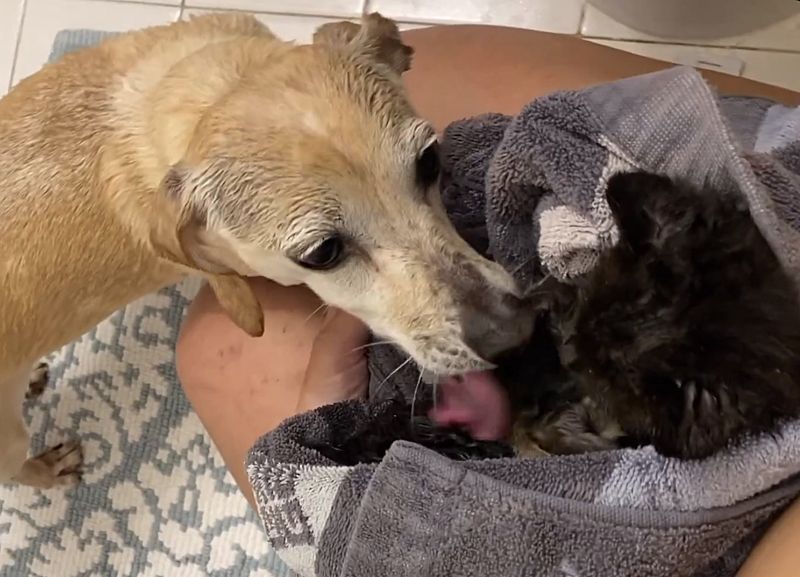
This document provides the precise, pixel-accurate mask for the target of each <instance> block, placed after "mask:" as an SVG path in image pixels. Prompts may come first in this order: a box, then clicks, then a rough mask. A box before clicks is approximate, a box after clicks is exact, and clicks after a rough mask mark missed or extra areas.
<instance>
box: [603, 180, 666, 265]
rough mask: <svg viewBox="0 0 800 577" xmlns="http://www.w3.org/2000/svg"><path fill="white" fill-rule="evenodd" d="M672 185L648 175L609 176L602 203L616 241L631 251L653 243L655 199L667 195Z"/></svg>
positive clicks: (655, 234)
mask: <svg viewBox="0 0 800 577" xmlns="http://www.w3.org/2000/svg"><path fill="white" fill-rule="evenodd" d="M671 187H672V181H671V180H670V179H669V178H667V177H665V176H661V175H658V174H652V173H648V172H626V173H618V174H615V175H614V176H612V177H611V178H610V179H609V181H608V188H607V189H606V200H607V201H608V206H609V208H610V209H611V213H612V214H613V215H614V220H615V222H616V223H617V227H618V228H619V234H620V240H621V241H623V242H625V243H627V245H628V246H630V247H631V248H632V249H633V250H634V251H638V250H641V249H643V248H645V247H647V246H650V245H652V244H654V243H655V242H656V240H657V239H656V237H657V235H658V233H659V230H660V223H659V221H658V220H659V215H658V211H657V205H658V203H657V200H658V199H657V197H656V195H660V194H668V190H669V189H670V188H671Z"/></svg>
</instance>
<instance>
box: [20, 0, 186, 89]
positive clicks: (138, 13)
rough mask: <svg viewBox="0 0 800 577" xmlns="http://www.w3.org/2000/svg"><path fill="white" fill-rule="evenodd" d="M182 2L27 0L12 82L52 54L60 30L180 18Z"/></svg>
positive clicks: (121, 28)
mask: <svg viewBox="0 0 800 577" xmlns="http://www.w3.org/2000/svg"><path fill="white" fill-rule="evenodd" d="M179 16H180V7H179V6H166V5H156V4H150V3H148V4H135V3H129V2H117V3H113V4H112V3H109V2H104V1H100V0H27V5H26V8H25V18H24V19H23V23H22V34H21V36H20V39H19V47H18V50H17V61H16V66H15V68H14V75H13V77H12V83H13V84H15V83H16V82H18V81H19V80H21V79H22V78H25V77H26V76H29V75H30V74H32V73H34V72H36V71H37V70H38V69H39V68H40V67H41V66H42V65H43V64H44V63H46V62H47V59H48V57H49V56H50V48H51V47H52V45H53V38H54V37H55V35H56V33H57V32H58V31H59V30H64V29H66V28H73V29H77V28H85V29H92V30H106V31H115V32H117V31H119V32H122V31H125V30H133V29H135V28H144V27H146V26H155V25H158V24H164V23H167V22H170V21H174V20H177V19H178V18H179Z"/></svg>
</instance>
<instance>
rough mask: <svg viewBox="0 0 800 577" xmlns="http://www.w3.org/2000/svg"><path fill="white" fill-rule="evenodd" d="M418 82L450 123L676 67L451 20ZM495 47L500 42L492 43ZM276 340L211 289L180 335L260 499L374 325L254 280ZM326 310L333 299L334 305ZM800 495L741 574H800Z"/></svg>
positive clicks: (189, 368) (195, 383)
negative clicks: (245, 325)
mask: <svg viewBox="0 0 800 577" xmlns="http://www.w3.org/2000/svg"><path fill="white" fill-rule="evenodd" d="M404 41H405V42H406V43H408V44H410V45H412V46H413V47H414V48H415V49H416V55H415V60H414V65H413V67H412V69H411V71H410V72H408V73H407V75H406V83H407V87H408V90H409V94H410V96H411V99H412V101H413V102H414V104H415V106H416V108H417V110H418V112H419V113H420V114H421V115H422V116H425V117H426V118H428V119H430V120H431V121H432V122H433V123H434V125H435V126H436V128H437V130H439V131H441V130H442V129H443V128H444V127H445V126H446V125H447V124H449V123H450V122H452V121H454V120H457V119H460V118H465V117H469V116H473V115H476V114H481V113H484V112H489V111H491V112H501V113H506V114H515V113H516V112H518V111H519V109H520V108H521V107H522V106H523V105H525V104H526V103H528V102H529V101H530V100H531V99H533V98H535V97H536V96H540V95H543V94H547V93H549V92H552V91H554V90H565V89H575V88H581V87H584V86H587V85H591V84H596V83H601V82H609V81H612V80H616V79H619V78H624V77H627V76H633V75H637V74H644V73H647V72H652V71H655V70H658V69H662V68H665V67H667V66H670V65H669V64H666V63H663V62H658V61H654V60H650V59H647V58H643V57H641V56H636V55H633V54H628V53H625V52H620V51H618V50H614V49H611V48H607V47H604V46H599V45H596V44H592V43H589V42H586V41H583V40H580V39H577V38H574V37H569V36H560V35H555V34H547V33H542V32H532V31H526V30H519V29H508V28H495V27H484V26H451V27H436V28H428V29H421V30H414V31H410V32H407V33H405V34H404ZM487 46H492V49H491V50H487V49H486V47H487ZM704 74H705V75H706V77H707V78H708V79H709V80H710V81H711V82H712V84H714V85H715V86H716V87H717V88H718V89H719V90H720V91H721V92H722V93H733V94H747V95H752V96H765V97H768V98H772V99H774V100H776V101H779V102H783V103H786V104H790V105H798V104H800V94H797V93H794V92H791V91H788V90H783V89H780V88H776V87H772V86H767V85H764V84H759V83H756V82H752V81H749V80H746V79H742V78H735V77H730V76H725V75H721V74H717V73H713V72H709V73H704ZM253 286H254V290H255V293H256V296H257V297H258V299H259V302H260V303H261V306H262V307H263V308H264V317H265V325H266V330H265V333H264V336H262V337H260V338H257V339H253V338H250V337H248V336H247V335H246V334H245V333H244V332H242V331H241V330H240V329H238V328H237V327H236V326H235V325H234V324H233V323H232V322H231V321H230V320H229V319H228V318H227V317H226V315H225V314H224V313H223V312H222V310H221V308H220V306H219V304H218V303H217V302H216V301H215V299H214V296H213V294H212V293H211V291H210V290H208V289H207V288H204V289H203V290H201V292H200V294H199V295H198V296H197V298H196V299H195V301H194V302H193V303H192V305H191V307H190V308H189V311H188V314H187V318H186V321H185V323H184V326H183V330H182V333H181V337H180V340H179V342H178V351H177V355H178V373H179V376H180V379H181V382H182V384H183V386H184V389H185V391H186V394H187V396H188V397H189V399H190V401H191V402H192V404H193V406H194V408H195V410H196V411H197V413H198V415H199V416H200V419H201V420H202V421H203V424H204V425H205V427H206V428H207V429H208V432H209V434H210V436H211V438H212V439H213V440H214V443H215V444H216V445H217V448H218V449H219V451H220V453H221V454H222V456H223V458H224V460H225V462H226V464H227V466H228V468H229V469H230V471H231V473H232V475H233V477H234V479H235V480H236V482H237V483H238V484H239V487H240V488H241V489H242V491H243V493H244V494H245V495H246V496H247V498H248V499H249V500H250V502H251V503H252V502H253V501H252V494H251V492H250V487H249V484H248V483H247V476H246V473H245V470H244V465H243V463H244V459H245V456H246V454H247V451H248V450H249V449H250V447H251V446H252V445H253V443H254V442H255V441H256V439H258V438H259V437H260V436H262V435H263V434H265V433H266V432H268V431H270V430H272V429H273V428H275V427H276V426H277V425H278V424H279V423H280V422H281V421H283V420H284V419H285V418H287V417H289V416H291V415H294V414H297V413H298V412H301V411H304V410H309V409H312V408H315V407H318V406H321V405H323V404H327V403H331V402H336V401H340V400H344V399H349V398H356V397H358V396H360V395H362V394H363V393H364V390H365V388H366V383H367V373H366V365H365V362H364V357H363V349H360V348H359V347H361V346H362V345H363V344H364V343H365V341H366V338H367V331H366V329H365V328H364V327H363V326H362V325H361V324H360V323H359V322H358V321H356V320H355V319H353V318H352V317H349V316H348V315H346V314H344V313H341V312H339V311H330V310H327V311H326V310H323V309H320V308H319V307H320V305H321V303H320V302H319V299H317V297H315V296H314V295H313V294H311V292H310V291H308V290H307V289H305V288H301V287H290V288H286V287H280V286H278V285H276V284H274V283H270V282H267V281H254V282H253ZM323 308H324V307H323ZM798 534H800V502H798V503H796V504H795V505H794V506H793V507H792V508H790V509H789V510H788V511H787V512H786V513H785V514H784V515H783V517H781V518H780V519H779V521H778V522H777V523H775V524H774V526H773V527H772V528H771V530H770V531H769V532H768V534H767V535H766V536H765V537H764V538H763V539H762V541H761V543H760V544H759V545H758V546H757V547H756V549H755V550H754V552H753V553H752V555H751V557H750V558H749V559H748V561H747V563H746V564H745V566H744V567H743V568H742V570H741V571H740V573H739V577H762V576H764V575H769V576H770V577H790V576H791V577H794V576H796V575H797V571H796V568H797V567H800V548H798V547H797V546H796V545H795V546H793V545H794V542H795V541H797V537H796V535H798Z"/></svg>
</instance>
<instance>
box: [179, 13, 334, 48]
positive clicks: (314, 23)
mask: <svg viewBox="0 0 800 577" xmlns="http://www.w3.org/2000/svg"><path fill="white" fill-rule="evenodd" d="M208 12H223V11H221V10H205V9H203V10H201V9H197V8H192V9H187V10H184V13H183V14H184V17H188V16H196V15H199V14H204V13H208ZM254 14H255V16H256V18H258V19H259V20H261V21H262V22H263V23H264V24H266V25H267V26H268V27H269V29H270V30H271V31H272V32H273V33H274V34H275V35H276V36H277V37H278V38H281V39H283V40H294V41H295V42H300V43H308V42H311V37H312V36H313V35H314V31H315V30H316V29H317V28H319V27H320V26H322V25H323V24H325V23H327V22H336V21H337V20H341V18H322V17H319V16H302V15H293V16H292V15H288V14H267V13H258V12H256V13H254Z"/></svg>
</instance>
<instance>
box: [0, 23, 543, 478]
mask: <svg viewBox="0 0 800 577" xmlns="http://www.w3.org/2000/svg"><path fill="white" fill-rule="evenodd" d="M410 57H411V51H410V49H409V48H408V47H405V46H403V44H402V43H401V42H400V38H399V34H398V32H397V28H396V26H394V24H393V23H391V22H390V21H388V20H385V19H383V18H382V17H380V16H379V15H376V14H375V15H370V16H366V17H365V18H364V21H363V22H362V24H361V26H358V25H354V24H351V23H341V24H337V25H326V26H324V27H323V28H321V29H320V31H319V32H318V34H317V36H316V38H315V44H314V45H310V46H294V45H292V44H289V43H284V42H281V41H280V40H278V39H276V38H275V37H274V36H273V35H272V34H271V33H270V32H269V30H267V29H266V28H265V27H264V26H262V25H261V24H260V23H259V22H258V21H257V20H256V19H254V18H252V17H249V16H246V15H210V16H204V17H200V18H196V19H193V20H191V21H188V22H181V23H176V24H173V25H170V26H163V27H157V28H151V29H147V30H143V31H139V32H134V33H130V34H125V35H122V36H119V37H115V38H112V39H110V40H107V41H106V42H104V43H102V44H101V45H99V46H97V47H93V48H89V49H86V50H83V51H80V52H77V53H75V54H71V55H67V56H65V57H64V58H62V59H61V60H60V61H59V62H57V63H55V64H52V65H48V66H46V67H45V68H44V69H43V70H42V71H40V72H39V73H37V74H35V75H33V76H32V77H30V78H28V79H26V80H24V81H22V82H21V83H20V84H19V85H18V86H17V87H16V88H15V89H14V90H12V91H11V93H10V94H9V95H8V96H6V97H5V98H3V100H2V101H0V223H2V226H0V246H2V248H3V250H2V254H0V279H2V280H0V283H2V299H0V327H2V331H1V332H0V403H2V404H0V481H2V480H8V479H9V478H11V477H15V478H16V480H17V481H19V482H22V483H26V484H31V485H36V486H51V485H54V484H60V483H63V482H64V479H65V478H69V479H71V478H72V476H73V474H74V472H75V455H76V453H75V451H74V450H72V449H71V448H70V447H67V448H69V449H70V450H67V449H65V447H60V448H58V449H57V450H54V451H50V452H48V453H46V454H45V455H43V456H41V457H40V458H38V460H29V461H27V462H25V461H24V458H23V457H24V454H25V448H26V447H27V435H26V434H25V432H24V427H22V421H21V418H20V417H19V407H20V404H21V399H22V396H24V393H25V388H26V385H27V378H26V377H25V375H26V372H27V371H28V370H29V368H30V367H31V366H32V365H33V364H34V362H35V361H36V360H37V359H38V358H39V357H41V356H42V355H44V354H46V353H48V352H50V351H52V350H54V349H56V348H57V347H59V346H62V345H63V344H65V343H67V342H69V341H70V340H72V339H74V338H76V337H77V336H79V335H80V334H81V333H83V332H85V331H87V330H88V329H90V328H91V327H92V326H93V325H95V324H96V323H97V322H99V321H100V320H102V319H103V318H104V317H106V316H107V315H109V314H110V313H111V312H113V311H114V310H116V309H117V308H119V307H121V306H124V305H125V304H127V303H128V302H130V301H132V300H134V299H135V298H138V297H140V296H142V295H144V294H147V293H149V292H151V291H153V290H156V289H158V288H160V287H162V286H164V285H167V284H170V283H173V282H175V281H177V280H179V279H180V278H181V277H182V276H184V275H186V274H189V273H199V274H202V275H204V276H206V277H207V278H208V279H209V280H210V282H211V286H212V288H213V289H214V291H215V292H216V294H217V296H218V298H219V300H220V302H221V303H222V305H223V306H224V307H225V309H226V310H227V311H228V312H229V314H230V315H231V318H232V319H233V320H234V321H235V322H236V323H237V324H238V325H239V326H241V327H242V328H243V329H244V330H246V331H247V332H249V333H250V334H253V335H257V334H260V333H261V331H262V330H263V322H264V320H263V318H262V313H261V309H260V308H259V306H258V303H257V301H256V300H255V297H254V296H253V294H252V293H251V291H250V289H249V287H248V285H247V283H246V282H245V281H244V280H243V278H242V277H245V276H266V277H268V278H272V279H274V280H276V281H277V282H281V283H283V284H301V283H305V284H307V285H308V286H309V287H311V288H312V290H314V291H315V292H317V293H318V294H319V295H320V296H321V298H323V299H324V300H326V301H327V302H329V303H330V304H333V305H335V306H338V307H341V308H344V309H346V310H348V311H350V312H351V313H353V314H355V315H357V316H359V317H360V318H362V319H363V320H364V321H365V322H367V323H368V324H369V325H370V326H371V327H372V328H373V329H374V330H376V331H377V332H380V333H382V334H384V335H386V336H388V337H389V338H392V339H395V340H396V341H398V343H399V344H401V345H402V346H403V347H404V348H405V349H406V350H408V351H409V352H410V354H411V355H412V356H413V357H414V358H415V360H417V361H418V362H419V363H420V364H421V365H422V366H423V367H425V368H426V369H429V370H431V371H433V372H437V373H451V372H462V371H466V370H472V369H476V368H482V367H486V366H488V363H487V362H486V360H485V359H486V358H487V357H489V356H491V354H493V352H496V351H497V350H499V349H501V348H504V347H507V346H511V345H514V344H517V343H518V342H519V341H520V340H521V339H523V338H525V337H526V336H527V333H528V332H529V330H530V319H529V318H528V317H527V316H526V315H525V314H521V310H522V309H521V308H520V305H519V303H518V301H516V300H515V298H514V296H513V294H514V293H515V290H516V288H515V287H514V284H513V282H512V280H511V278H510V277H509V276H508V275H506V274H505V273H504V272H502V271H501V270H500V269H499V267H497V266H496V265H493V264H491V263H489V262H488V261H485V260H483V259H481V258H480V257H479V256H478V255H477V254H476V253H474V252H473V251H472V250H471V249H470V248H469V247H468V246H467V245H466V244H465V243H464V242H463V241H462V240H461V239H460V238H459V237H458V236H457V234H456V233H455V231H454V230H453V229H452V227H451V226H450V224H449V223H448V221H447V219H446V216H445V214H444V211H443V209H442V207H441V204H440V201H439V200H438V196H437V194H436V191H435V190H424V189H421V188H420V187H419V186H417V184H416V183H415V178H414V175H415V171H414V168H415V159H416V158H417V156H418V155H419V154H420V153H421V151H422V150H423V149H424V148H425V147H426V146H427V145H428V144H430V143H431V142H432V141H433V140H434V138H435V135H434V133H433V131H432V129H431V127H430V126H429V125H428V124H427V123H426V122H424V121H422V120H421V119H419V118H417V117H416V116H415V114H414V111H413V109H412V108H411V106H410V105H409V103H408V102H407V100H406V98H405V94H404V91H403V87H402V84H401V80H400V74H401V73H402V72H403V71H405V70H406V69H407V68H408V66H409V65H410ZM433 188H435V187H433ZM332 233H336V234H340V235H342V236H343V237H344V238H346V239H347V242H348V255H347V259H346V260H345V261H344V262H343V264H342V265H340V266H339V267H337V268H335V269H333V270H330V271H311V270H308V269H307V268H304V267H301V266H299V265H298V264H297V263H296V262H295V260H294V259H295V258H297V257H298V256H300V255H299V251H302V250H306V249H308V248H311V246H313V244H315V243H318V242H320V241H322V240H324V237H325V235H329V234H332ZM267 322H268V320H267ZM476 347H478V348H476Z"/></svg>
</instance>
